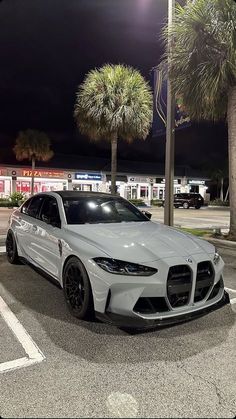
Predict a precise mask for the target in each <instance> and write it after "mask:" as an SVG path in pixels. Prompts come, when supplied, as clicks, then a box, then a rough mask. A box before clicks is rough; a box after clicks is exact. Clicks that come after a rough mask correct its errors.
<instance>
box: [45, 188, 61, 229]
mask: <svg viewBox="0 0 236 419" xmlns="http://www.w3.org/2000/svg"><path fill="white" fill-rule="evenodd" d="M40 220H42V221H43V222H45V223H47V224H51V225H53V226H54V227H60V226H61V220H60V214H59V210H58V204H57V200H56V199H55V198H54V197H53V196H49V197H45V198H44V202H43V205H42V209H41V212H40Z"/></svg>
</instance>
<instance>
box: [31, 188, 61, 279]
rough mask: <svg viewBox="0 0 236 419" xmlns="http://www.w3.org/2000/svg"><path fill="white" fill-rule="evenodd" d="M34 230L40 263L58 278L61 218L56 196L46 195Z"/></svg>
mask: <svg viewBox="0 0 236 419" xmlns="http://www.w3.org/2000/svg"><path fill="white" fill-rule="evenodd" d="M35 227H36V228H35V230H34V240H33V241H34V243H35V246H36V247H37V254H38V255H39V259H38V261H37V263H38V265H40V266H41V267H42V269H43V270H45V271H47V272H48V273H49V274H51V275H53V276H54V277H56V278H58V276H59V275H58V274H59V269H60V260H61V249H62V246H61V220H60V215H59V210H58V204H57V200H56V198H54V197H53V196H45V197H44V201H43V203H42V206H41V210H40V213H39V217H38V220H37V225H36V226H35Z"/></svg>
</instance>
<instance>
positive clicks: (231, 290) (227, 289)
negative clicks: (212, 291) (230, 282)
mask: <svg viewBox="0 0 236 419" xmlns="http://www.w3.org/2000/svg"><path fill="white" fill-rule="evenodd" d="M225 290H226V291H227V292H236V290H234V289H232V288H226V287H225Z"/></svg>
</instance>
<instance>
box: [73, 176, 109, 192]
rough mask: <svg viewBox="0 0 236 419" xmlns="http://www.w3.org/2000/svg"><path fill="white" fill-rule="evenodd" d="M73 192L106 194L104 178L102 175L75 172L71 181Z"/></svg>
mask: <svg viewBox="0 0 236 419" xmlns="http://www.w3.org/2000/svg"><path fill="white" fill-rule="evenodd" d="M72 189H73V190H74V191H87V192H106V176H105V175H103V174H102V173H84V172H76V173H74V175H73V179H72Z"/></svg>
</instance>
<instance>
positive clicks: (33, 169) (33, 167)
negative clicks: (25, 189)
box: [30, 156, 35, 196]
mask: <svg viewBox="0 0 236 419" xmlns="http://www.w3.org/2000/svg"><path fill="white" fill-rule="evenodd" d="M31 170H32V175H31V193H30V195H31V196H32V195H34V172H35V157H34V156H32V167H31Z"/></svg>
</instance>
